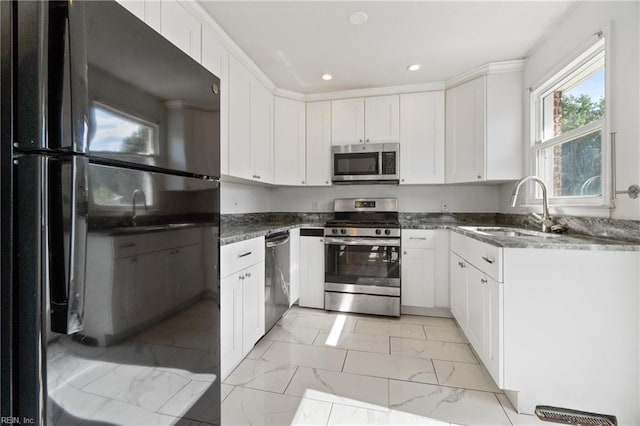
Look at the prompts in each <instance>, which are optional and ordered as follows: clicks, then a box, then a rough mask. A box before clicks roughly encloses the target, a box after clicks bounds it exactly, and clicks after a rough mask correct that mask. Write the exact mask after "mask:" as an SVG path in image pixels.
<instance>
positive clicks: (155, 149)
mask: <svg viewBox="0 0 640 426" xmlns="http://www.w3.org/2000/svg"><path fill="white" fill-rule="evenodd" d="M91 106H92V109H93V108H100V109H102V110H104V111H107V112H108V113H110V114H112V115H115V116H119V117H122V118H124V119H126V120H129V121H132V122H134V123H139V124H141V125H143V126H146V127H148V128H150V129H151V132H152V133H151V135H150V136H151V139H152V140H151V143H152V144H153V146H152V149H151V150H150V152H146V153H121V152H117V151H101V150H95V151H92V152H91V153H92V154H96V153H97V154H98V155H99V156H101V157H104V158H113V159H117V160H122V159H126V158H127V157H137V158H145V159H147V161H148V163H149V165H154V158H156V157H157V156H158V155H159V148H160V146H159V145H160V144H159V137H160V126H159V125H158V124H157V123H154V122H151V121H148V120H145V119H143V118H141V117H138V116H135V115H132V114H129V113H127V112H125V111H123V110H121V109H118V108H117V107H114V106H112V105H109V104H107V103H105V102H102V101H99V100H93V101H92V102H91ZM141 186H142V188H140V189H141V190H143V191H144V196H145V203H146V205H147V209H146V210H145V212H148V211H154V210H156V206H155V204H156V202H157V201H156V194H155V191H154V188H153V184H152V182H151V179H150V178H149V176H146V175H145V178H144V182H142V185H141ZM89 203H90V204H91V206H92V208H94V209H95V210H98V211H101V212H122V211H130V210H131V209H132V206H133V200H132V202H131V203H128V204H127V203H121V204H102V203H99V202H98V201H97V200H96V199H95V197H94V194H93V190H92V191H90V194H89Z"/></svg>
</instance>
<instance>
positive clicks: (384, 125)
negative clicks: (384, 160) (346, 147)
mask: <svg viewBox="0 0 640 426" xmlns="http://www.w3.org/2000/svg"><path fill="white" fill-rule="evenodd" d="M364 111H365V118H364V125H365V130H364V136H365V142H366V143H392V142H398V141H399V140H400V97H399V96H398V95H392V96H375V97H371V98H365V101H364Z"/></svg>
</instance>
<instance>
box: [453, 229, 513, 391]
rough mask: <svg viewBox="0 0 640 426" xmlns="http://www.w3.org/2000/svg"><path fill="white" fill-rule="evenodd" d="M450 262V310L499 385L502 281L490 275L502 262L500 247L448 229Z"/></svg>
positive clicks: (494, 272) (501, 375) (500, 375)
mask: <svg viewBox="0 0 640 426" xmlns="http://www.w3.org/2000/svg"><path fill="white" fill-rule="evenodd" d="M487 253H491V255H487ZM463 256H464V257H463ZM468 259H472V260H468ZM487 259H488V260H487ZM471 261H473V262H474V263H471ZM450 265H451V313H452V314H453V316H454V317H455V319H456V320H457V321H458V324H460V327H462V330H463V331H464V334H465V336H466V337H467V340H469V343H470V344H471V346H472V347H473V349H474V350H475V351H476V353H477V354H478V356H479V357H480V360H481V361H482V362H483V364H485V367H487V370H489V373H490V374H491V377H493V380H494V381H495V382H496V384H497V385H498V387H502V386H503V380H504V375H503V371H502V368H501V363H502V351H501V349H502V346H501V341H502V338H503V337H502V325H501V319H502V315H503V314H502V304H501V300H502V295H501V292H502V283H498V281H496V280H495V279H493V278H492V275H493V276H498V275H500V274H498V273H496V270H495V265H499V266H501V265H502V249H499V248H496V247H494V246H491V245H489V244H486V243H482V242H480V241H476V240H473V239H470V238H468V237H464V236H461V235H459V234H457V233H452V234H451V262H450Z"/></svg>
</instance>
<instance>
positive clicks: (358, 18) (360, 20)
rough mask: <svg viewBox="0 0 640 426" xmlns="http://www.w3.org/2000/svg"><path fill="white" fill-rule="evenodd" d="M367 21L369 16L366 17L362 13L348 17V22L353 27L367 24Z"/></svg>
mask: <svg viewBox="0 0 640 426" xmlns="http://www.w3.org/2000/svg"><path fill="white" fill-rule="evenodd" d="M367 19H369V15H367V13H366V12H362V11H358V12H353V13H352V14H351V15H349V22H351V23H352V24H353V25H362V24H364V23H365V22H367Z"/></svg>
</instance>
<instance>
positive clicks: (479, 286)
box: [463, 266, 487, 356]
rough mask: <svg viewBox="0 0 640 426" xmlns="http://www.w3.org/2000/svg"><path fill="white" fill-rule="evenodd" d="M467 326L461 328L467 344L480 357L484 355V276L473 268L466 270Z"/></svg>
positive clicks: (485, 280)
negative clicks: (467, 340)
mask: <svg viewBox="0 0 640 426" xmlns="http://www.w3.org/2000/svg"><path fill="white" fill-rule="evenodd" d="M467 273H468V276H467V277H468V284H467V300H468V305H467V312H468V316H467V326H466V327H463V329H464V331H465V334H466V336H467V338H468V339H469V343H471V346H473V348H474V349H475V350H476V352H477V353H478V354H479V355H480V356H482V354H483V353H484V343H485V338H484V319H485V314H484V288H485V285H486V283H487V278H486V276H485V275H484V274H483V273H482V272H481V271H479V270H478V269H476V268H475V267H473V266H469V268H467Z"/></svg>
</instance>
